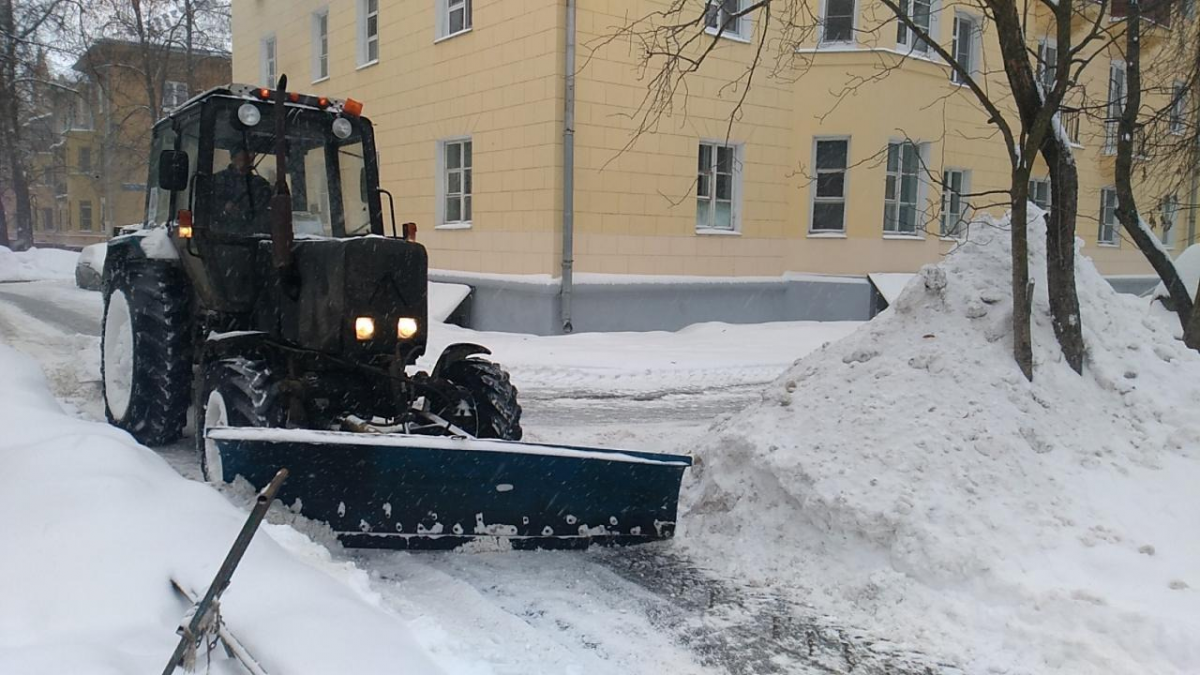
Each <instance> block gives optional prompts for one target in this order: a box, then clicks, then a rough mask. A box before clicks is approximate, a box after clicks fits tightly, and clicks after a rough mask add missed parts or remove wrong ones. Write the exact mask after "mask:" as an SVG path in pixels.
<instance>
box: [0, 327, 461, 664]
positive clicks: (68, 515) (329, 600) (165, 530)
mask: <svg viewBox="0 0 1200 675" xmlns="http://www.w3.org/2000/svg"><path fill="white" fill-rule="evenodd" d="M0 373H3V377H0V429H3V430H4V431H3V433H0V520H2V522H3V523H4V526H3V528H0V550H2V551H4V555H3V556H0V598H3V601H2V602H0V672H3V673H6V674H14V675H15V674H20V673H45V672H70V673H76V674H81V675H87V674H91V673H105V674H107V673H151V672H159V671H160V670H161V669H162V667H163V665H165V662H166V659H167V657H168V656H169V655H170V653H171V650H172V649H173V647H174V645H175V642H176V640H177V637H176V635H175V627H176V626H178V624H179V621H180V619H181V617H182V616H183V613H184V610H185V607H184V605H183V604H182V602H181V601H180V600H179V599H178V598H177V597H176V596H175V594H174V592H173V591H172V589H171V586H170V578H171V577H172V576H175V577H177V578H179V579H181V580H182V581H183V582H184V583H186V584H188V585H190V586H192V587H193V588H196V589H204V588H206V587H207V584H208V583H209V582H210V581H211V579H212V576H213V574H214V573H215V572H216V569H217V567H218V566H219V565H220V562H221V560H222V559H223V557H224V555H225V553H226V551H227V550H228V548H229V546H230V544H232V542H233V540H234V538H235V536H236V534H237V531H238V530H239V529H240V527H241V525H242V523H243V521H244V519H245V514H244V513H243V512H241V511H239V510H237V509H235V508H234V507H233V506H231V505H230V504H229V503H228V502H227V501H226V500H225V499H224V498H223V497H221V496H220V495H219V494H218V493H217V492H215V491H213V490H212V489H211V488H209V487H207V486H205V485H201V484H198V483H194V482H191V481H188V480H186V479H184V478H181V477H180V476H179V475H178V474H177V473H176V472H175V471H174V470H173V469H171V467H170V466H168V465H167V463H166V462H165V461H164V460H163V459H161V458H160V457H159V456H158V455H156V454H154V453H153V452H151V451H150V450H148V449H146V448H144V447H142V446H139V445H137V444H136V443H135V442H134V441H133V440H131V439H130V438H129V436H128V435H126V434H125V433H124V432H121V431H118V430H116V429H115V428H112V427H109V426H107V425H104V424H98V423H95V422H86V421H82V420H76V419H72V418H70V417H67V416H66V415H64V414H63V412H62V411H61V409H60V408H59V406H58V404H57V403H56V402H55V400H54V399H53V397H52V396H51V395H50V394H49V392H48V391H47V390H46V385H45V382H44V380H43V378H42V374H41V372H40V371H39V369H38V368H37V367H36V366H35V365H34V364H33V363H32V362H31V361H29V360H28V359H27V358H26V357H24V356H23V355H21V354H20V353H19V352H16V351H15V350H13V349H11V348H9V347H7V346H4V345H0ZM277 540H278V543H277ZM284 546H286V547H287V548H288V549H291V550H299V551H300V552H301V555H303V556H304V558H305V559H304V560H302V559H300V558H297V557H294V556H293V555H292V554H291V553H289V551H288V550H285V548H284ZM305 547H309V548H311V549H314V550H315V549H316V548H317V547H316V546H315V545H314V544H313V543H312V542H310V541H308V540H307V539H306V538H305V537H303V536H302V535H299V534H298V533H296V532H295V531H294V530H291V529H290V528H287V527H286V526H268V527H267V528H266V531H265V532H260V533H259V534H258V536H257V537H256V538H255V539H254V541H253V543H252V544H251V546H250V549H249V550H248V552H247V554H246V557H245V559H244V560H243V562H242V565H241V567H239V568H238V570H237V572H236V574H235V575H234V577H233V583H232V585H231V586H230V588H229V590H228V592H227V593H226V594H225V599H224V603H223V616H224V619H225V621H226V623H227V625H228V626H229V627H230V628H231V629H232V630H233V631H234V632H235V633H236V634H238V636H239V637H240V638H241V639H242V641H243V642H244V643H246V645H247V647H248V648H249V649H250V650H251V652H252V653H253V654H255V656H256V657H257V658H258V659H259V660H260V661H261V662H262V663H263V665H264V666H265V667H266V669H267V670H268V671H269V672H276V673H293V674H299V673H321V674H324V673H339V672H346V673H383V672H389V673H408V672H411V673H422V674H423V673H437V672H442V671H441V669H440V668H439V667H438V666H436V665H435V664H434V663H433V662H432V661H431V660H430V658H429V657H428V656H427V655H426V651H425V648H424V647H423V646H422V645H420V644H418V643H417V641H416V638H415V637H414V635H413V634H412V633H411V632H410V626H409V625H407V624H406V623H405V622H404V621H402V620H401V619H400V618H398V617H396V616H394V615H392V614H389V613H387V612H385V611H384V610H383V609H381V608H380V607H379V606H378V602H379V600H378V598H377V597H374V596H373V595H372V594H371V593H370V592H369V591H368V590H366V586H367V585H366V583H365V578H364V575H362V573H361V572H357V575H355V574H354V572H355V571H353V570H351V571H344V572H343V574H342V578H335V576H333V575H331V573H329V572H328V571H326V570H323V569H320V568H321V567H322V566H321V565H320V564H317V563H319V560H320V556H319V555H315V554H314V553H313V551H312V550H305ZM313 561H316V562H313ZM325 567H328V565H325ZM201 658H203V657H201ZM200 665H201V667H202V668H203V660H201V664H200Z"/></svg>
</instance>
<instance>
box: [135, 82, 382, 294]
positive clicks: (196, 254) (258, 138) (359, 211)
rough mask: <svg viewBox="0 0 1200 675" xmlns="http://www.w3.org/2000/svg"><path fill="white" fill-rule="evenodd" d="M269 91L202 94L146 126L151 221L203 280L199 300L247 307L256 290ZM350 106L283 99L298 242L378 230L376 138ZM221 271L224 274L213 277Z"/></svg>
mask: <svg viewBox="0 0 1200 675" xmlns="http://www.w3.org/2000/svg"><path fill="white" fill-rule="evenodd" d="M274 93H275V92H274V91H272V90H269V89H260V88H254V87H250V86H247V85H230V86H228V87H223V88H218V89H213V90H210V91H208V92H206V93H204V94H202V95H200V96H197V97H196V98H193V99H192V100H190V101H188V102H187V103H185V104H184V105H183V106H182V107H180V108H178V109H177V110H175V111H174V112H173V113H172V114H171V115H170V116H169V117H167V118H164V119H163V120H161V121H159V122H158V124H156V125H155V126H154V135H153V141H152V143H153V145H152V148H151V166H150V184H151V185H152V186H153V187H152V189H151V190H150V194H149V201H148V208H147V221H148V225H150V226H156V225H157V226H165V227H166V228H168V230H169V231H170V232H171V234H172V239H173V241H174V242H175V244H176V247H177V248H178V249H179V253H180V258H181V260H183V263H184V265H185V266H188V267H189V268H191V269H190V270H189V271H190V273H191V274H190V276H193V278H195V277H196V276H201V277H203V278H206V279H207V280H208V281H209V282H210V283H206V284H200V285H199V287H198V288H197V291H198V292H199V293H200V295H201V296H202V299H203V301H204V304H205V305H206V306H208V307H213V308H217V309H221V310H225V311H231V312H245V311H248V310H249V309H250V307H251V305H252V304H253V303H254V300H255V298H256V297H257V294H258V293H259V292H260V290H261V287H262V285H263V279H262V278H261V276H262V275H261V272H262V271H263V270H265V269H268V268H269V267H270V265H269V263H268V264H263V263H264V262H265V261H261V260H259V259H258V258H259V255H260V249H262V248H263V246H262V244H261V242H264V241H269V240H270V239H271V234H272V233H271V218H272V195H273V193H274V188H275V183H276V180H277V178H278V167H277V162H276V161H275V159H276V158H275V150H276V138H277V136H276V126H277V125H276V108H277V107H278V106H276V105H275V103H274V101H272V98H273V96H274ZM361 109H362V106H361V104H358V103H356V102H354V101H353V100H351V101H339V100H336V99H328V98H324V97H319V98H318V97H313V96H301V95H297V94H290V95H289V96H288V100H287V101H286V102H285V104H284V106H283V110H284V111H285V114H286V120H285V129H286V132H285V133H286V139H285V143H286V158H285V159H286V162H285V166H286V169H285V171H286V177H285V179H286V182H287V188H288V190H287V191H288V193H289V194H290V207H291V222H292V228H293V234H294V236H295V238H296V239H298V240H304V239H306V238H345V237H356V236H362V235H368V234H377V235H382V234H383V232H384V227H383V219H382V210H381V208H380V192H379V189H378V186H379V173H378V164H377V161H376V157H377V154H376V151H375V139H374V134H373V130H372V126H371V122H370V120H368V119H367V118H365V117H362V116H361V115H359V114H357V113H359V112H361ZM214 270H219V271H220V272H221V273H220V274H213V273H212V272H213V271H214Z"/></svg>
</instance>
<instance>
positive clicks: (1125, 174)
mask: <svg viewBox="0 0 1200 675" xmlns="http://www.w3.org/2000/svg"><path fill="white" fill-rule="evenodd" d="M1127 12H1128V13H1127V15H1126V18H1125V71H1126V72H1125V78H1126V82H1127V85H1126V88H1125V89H1126V91H1125V100H1124V105H1123V106H1122V108H1121V116H1120V118H1119V119H1118V120H1117V162H1116V171H1115V181H1116V188H1117V220H1118V222H1120V223H1121V227H1122V229H1123V230H1124V231H1125V232H1126V233H1127V234H1128V235H1129V238H1130V239H1132V240H1133V243H1134V244H1136V245H1137V247H1138V249H1139V250H1141V252H1142V255H1144V256H1145V257H1146V260H1147V261H1148V262H1149V263H1150V266H1151V267H1153V268H1154V271H1155V272H1157V273H1158V276H1159V278H1161V279H1162V281H1163V285H1165V286H1166V287H1167V292H1168V293H1170V295H1171V302H1172V303H1174V305H1175V313H1176V314H1178V315H1179V323H1180V325H1181V326H1182V327H1183V328H1184V329H1185V330H1186V329H1187V327H1188V323H1189V321H1188V319H1189V317H1190V315H1191V313H1192V297H1191V295H1190V294H1189V293H1188V289H1187V287H1186V286H1184V284H1183V280H1182V279H1180V278H1179V272H1178V270H1176V269H1175V263H1174V262H1173V261H1172V260H1171V255H1170V253H1168V252H1167V250H1166V248H1164V247H1163V245H1162V243H1161V242H1160V241H1159V240H1158V237H1156V236H1155V235H1154V233H1153V232H1151V231H1150V228H1149V227H1147V226H1146V223H1145V222H1144V221H1143V220H1142V217H1141V215H1140V214H1139V211H1138V204H1137V197H1136V196H1135V195H1134V192H1133V164H1134V160H1135V158H1134V153H1135V152H1136V150H1135V148H1136V146H1137V145H1138V143H1137V138H1138V110H1139V109H1140V108H1141V105H1142V7H1141V3H1140V1H1139V0H1129V4H1128V10H1127Z"/></svg>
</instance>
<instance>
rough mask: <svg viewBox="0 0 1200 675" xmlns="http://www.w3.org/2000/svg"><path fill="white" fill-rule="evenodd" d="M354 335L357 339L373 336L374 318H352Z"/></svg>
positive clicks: (367, 338) (368, 338)
mask: <svg viewBox="0 0 1200 675" xmlns="http://www.w3.org/2000/svg"><path fill="white" fill-rule="evenodd" d="M354 337H356V338H358V339H359V340H370V339H371V338H373V337H375V319H372V318H371V317H369V316H360V317H358V318H357V319H355V320H354Z"/></svg>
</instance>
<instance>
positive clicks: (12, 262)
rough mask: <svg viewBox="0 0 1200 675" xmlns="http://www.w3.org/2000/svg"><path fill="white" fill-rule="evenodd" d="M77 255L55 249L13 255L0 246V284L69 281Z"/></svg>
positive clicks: (13, 253)
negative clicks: (55, 280) (52, 280)
mask: <svg viewBox="0 0 1200 675" xmlns="http://www.w3.org/2000/svg"><path fill="white" fill-rule="evenodd" d="M78 259H79V254H78V253H76V252H73V251H61V250H59V249H56V248H33V249H30V250H28V251H21V252H20V253H15V252H13V251H12V250H11V249H9V248H7V247H5V246H0V282H5V281H35V280H39V279H71V278H74V276H75V262H76V261H77V260H78Z"/></svg>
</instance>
